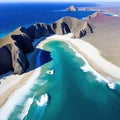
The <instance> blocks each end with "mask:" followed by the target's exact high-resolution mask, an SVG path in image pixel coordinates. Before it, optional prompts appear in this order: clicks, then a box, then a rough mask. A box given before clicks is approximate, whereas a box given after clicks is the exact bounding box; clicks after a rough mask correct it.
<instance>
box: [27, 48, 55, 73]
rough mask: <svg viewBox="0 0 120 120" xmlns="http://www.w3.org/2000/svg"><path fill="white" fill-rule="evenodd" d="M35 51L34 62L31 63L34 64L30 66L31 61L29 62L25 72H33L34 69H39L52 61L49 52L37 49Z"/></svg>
mask: <svg viewBox="0 0 120 120" xmlns="http://www.w3.org/2000/svg"><path fill="white" fill-rule="evenodd" d="M36 50H37V55H36V59H35V61H33V62H35V65H31V64H32V61H31V60H29V63H30V67H29V68H28V69H27V71H26V72H29V71H32V70H35V69H36V68H38V67H41V66H42V65H44V64H46V63H48V62H50V61H52V60H53V58H52V57H51V52H49V51H46V50H42V49H38V48H36ZM32 54H34V53H32ZM28 59H29V58H28Z"/></svg>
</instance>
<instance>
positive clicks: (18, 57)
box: [0, 16, 93, 75]
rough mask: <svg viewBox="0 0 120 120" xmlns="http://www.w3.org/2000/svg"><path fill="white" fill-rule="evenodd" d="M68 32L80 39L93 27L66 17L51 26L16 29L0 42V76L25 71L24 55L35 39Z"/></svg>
mask: <svg viewBox="0 0 120 120" xmlns="http://www.w3.org/2000/svg"><path fill="white" fill-rule="evenodd" d="M70 32H71V33H72V34H73V37H74V38H81V37H84V36H85V35H86V34H88V33H93V27H92V25H91V24H90V23H88V22H87V20H82V21H80V20H78V19H76V18H73V17H68V16H66V17H63V18H61V19H59V20H58V21H56V22H54V23H52V24H51V25H47V24H45V23H36V24H34V25H32V26H30V27H28V28H24V27H19V28H17V29H16V30H14V31H13V32H11V33H10V34H9V35H8V36H6V37H5V38H4V39H3V40H1V41H0V42H1V45H0V46H2V47H0V55H1V59H0V75H1V74H3V73H6V72H8V71H10V70H12V71H13V73H14V74H22V73H23V72H25V71H26V69H27V68H28V66H29V64H28V61H27V59H26V56H25V55H26V54H27V53H29V52H32V51H33V50H34V47H33V45H32V42H33V41H34V40H35V39H38V38H40V37H45V36H48V35H51V34H60V35H64V34H67V33H70ZM6 58H7V59H6Z"/></svg>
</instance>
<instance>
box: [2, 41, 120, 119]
mask: <svg viewBox="0 0 120 120" xmlns="http://www.w3.org/2000/svg"><path fill="white" fill-rule="evenodd" d="M44 50H47V51H49V52H51V57H52V61H50V62H48V63H46V64H44V65H43V66H42V68H41V69H38V71H37V73H36V75H37V74H38V75H39V76H38V77H37V79H35V80H34V82H33V83H32V86H31V87H27V86H26V87H23V88H21V91H24V92H22V96H19V97H18V96H15V95H14V96H13V98H12V99H13V101H14V100H16V99H18V100H19V98H20V99H21V100H20V102H17V101H14V103H16V104H12V105H13V106H12V107H13V109H12V110H11V113H10V114H9V115H8V117H7V118H6V119H1V120H119V119H120V92H119V91H120V86H119V85H116V88H115V89H110V88H109V87H108V86H107V83H105V82H104V81H101V82H100V81H98V80H97V78H98V76H95V74H93V73H92V72H93V71H90V70H89V71H84V69H83V68H82V67H83V66H85V65H86V62H85V61H83V59H82V58H80V57H78V55H77V54H76V53H75V51H73V50H72V49H71V48H70V47H69V45H68V44H66V43H64V42H60V41H52V42H48V43H46V44H45V45H44ZM38 58H39V57H38ZM37 60H38V61H37V62H38V63H39V59H37ZM81 68H82V69H81ZM50 69H54V70H55V73H54V74H53V75H50V74H46V71H47V70H50ZM40 71H41V72H40ZM18 91H19V89H18ZM45 93H47V94H48V95H49V101H48V103H47V105H43V106H39V105H38V104H37V101H38V100H39V99H40V97H41V95H43V94H45ZM16 94H18V93H16ZM18 95H19V94H18ZM21 97H22V98H21ZM13 101H9V100H8V102H10V103H11V102H13ZM8 109H9V107H7V108H6V110H4V111H5V112H7V110H8ZM0 118H2V115H1V113H0Z"/></svg>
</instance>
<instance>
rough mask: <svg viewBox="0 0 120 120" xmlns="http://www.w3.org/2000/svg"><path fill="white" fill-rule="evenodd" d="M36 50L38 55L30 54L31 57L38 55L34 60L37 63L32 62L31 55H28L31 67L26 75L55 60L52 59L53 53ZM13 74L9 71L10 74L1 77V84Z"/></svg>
mask: <svg viewBox="0 0 120 120" xmlns="http://www.w3.org/2000/svg"><path fill="white" fill-rule="evenodd" d="M35 50H36V51H37V54H36V53H34V52H32V53H30V54H29V55H31V54H36V56H35V57H36V58H35V59H34V60H35V61H33V60H31V59H30V57H29V55H28V57H27V58H28V61H29V64H30V66H29V68H28V69H27V70H26V72H25V73H27V72H30V71H32V70H35V69H37V68H38V67H41V66H42V65H44V64H46V63H48V62H50V61H52V60H53V58H52V57H51V52H49V51H46V50H42V49H38V48H36V49H35ZM32 62H33V63H32ZM34 63H35V64H34ZM12 74H13V71H12V70H11V71H9V72H7V73H6V74H2V75H1V76H0V84H1V80H3V79H6V77H7V76H9V75H12ZM23 74H24V73H23Z"/></svg>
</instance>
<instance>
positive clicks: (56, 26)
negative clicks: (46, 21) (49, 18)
mask: <svg viewBox="0 0 120 120" xmlns="http://www.w3.org/2000/svg"><path fill="white" fill-rule="evenodd" d="M51 29H52V31H53V32H54V33H56V34H60V35H63V34H67V33H70V32H71V33H72V34H73V37H74V38H81V37H84V36H85V35H86V34H88V33H93V27H92V24H90V23H88V22H87V20H82V21H80V20H78V19H77V18H73V17H69V16H66V17H63V18H61V19H60V20H58V21H56V22H55V23H53V24H52V25H51Z"/></svg>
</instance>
